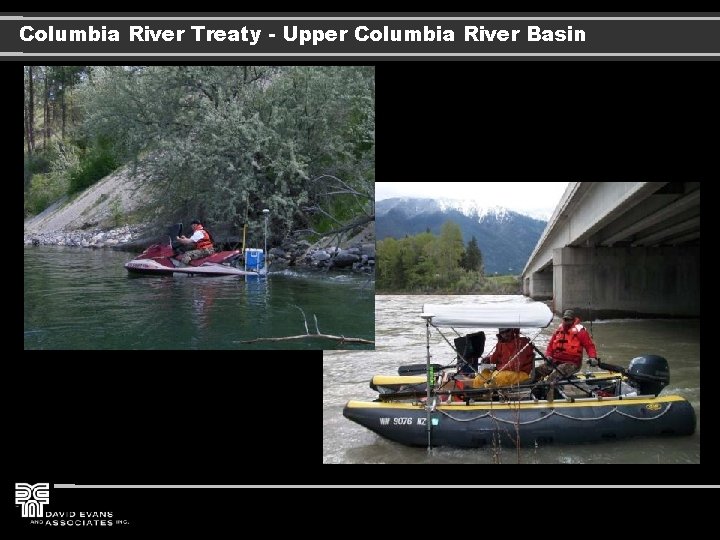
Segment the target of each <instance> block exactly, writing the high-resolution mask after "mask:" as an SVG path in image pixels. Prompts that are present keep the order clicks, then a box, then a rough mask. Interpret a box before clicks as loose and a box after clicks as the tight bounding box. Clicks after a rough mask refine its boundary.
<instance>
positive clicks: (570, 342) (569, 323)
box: [535, 309, 597, 382]
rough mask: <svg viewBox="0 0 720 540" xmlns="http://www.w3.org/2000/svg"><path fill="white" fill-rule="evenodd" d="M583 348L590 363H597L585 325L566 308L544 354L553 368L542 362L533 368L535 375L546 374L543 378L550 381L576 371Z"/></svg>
mask: <svg viewBox="0 0 720 540" xmlns="http://www.w3.org/2000/svg"><path fill="white" fill-rule="evenodd" d="M583 349H585V351H587V354H588V357H589V361H590V364H591V365H597V351H596V350H595V343H593V340H592V338H591V337H590V334H589V333H588V331H587V330H586V329H585V327H584V326H583V325H582V324H580V319H579V318H578V317H575V313H574V312H573V311H572V310H571V309H567V310H565V313H563V320H562V323H560V326H558V327H557V330H555V332H554V333H553V335H552V337H551V338H550V343H548V346H547V350H546V352H545V356H547V358H548V360H550V361H551V362H552V364H553V366H554V368H553V366H551V365H549V364H547V363H546V364H543V365H542V366H539V367H538V368H537V369H536V370H535V372H536V376H537V377H545V376H547V378H546V379H545V380H546V381H548V382H552V381H556V380H558V379H561V378H565V377H569V376H570V375H572V374H574V373H577V372H578V371H580V367H581V366H582V357H583Z"/></svg>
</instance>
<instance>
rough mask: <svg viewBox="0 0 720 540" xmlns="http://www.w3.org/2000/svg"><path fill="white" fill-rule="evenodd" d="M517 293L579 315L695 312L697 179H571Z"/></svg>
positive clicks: (693, 314) (697, 297) (697, 293)
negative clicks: (580, 180)
mask: <svg viewBox="0 0 720 540" xmlns="http://www.w3.org/2000/svg"><path fill="white" fill-rule="evenodd" d="M522 279H523V292H524V294H525V295H526V296H530V297H531V298H535V299H545V300H547V299H552V300H553V306H552V307H553V311H554V312H555V313H558V314H559V313H562V312H563V311H564V310H565V309H574V310H576V312H577V314H578V315H580V317H582V318H583V319H596V318H611V317H699V316H700V182H574V183H570V184H569V185H568V187H567V189H566V190H565V193H564V194H563V196H562V198H561V200H560V203H559V204H558V206H557V208H556V209H555V212H554V213H553V215H552V217H551V218H550V221H548V224H547V227H546V228H545V231H544V232H543V234H542V236H541V237H540V241H539V242H538V244H537V246H536V247H535V250H534V251H533V253H532V255H530V259H529V260H528V262H527V265H526V266H525V269H524V270H523V273H522Z"/></svg>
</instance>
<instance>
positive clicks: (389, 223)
mask: <svg viewBox="0 0 720 540" xmlns="http://www.w3.org/2000/svg"><path fill="white" fill-rule="evenodd" d="M375 220H376V238H377V242H376V284H375V291H376V297H375V341H376V343H375V351H374V352H359V351H358V352H357V353H354V356H353V358H350V357H346V358H345V359H344V360H345V361H341V360H342V357H341V356H339V355H340V354H341V353H339V352H338V353H331V354H332V355H335V356H332V357H329V356H328V353H327V352H326V353H325V355H324V361H323V379H324V382H323V385H324V395H325V398H324V409H323V420H324V422H323V463H457V462H458V460H460V461H461V462H463V463H578V464H582V463H700V321H699V317H700V182H445V183H438V184H434V183H427V184H410V183H394V182H377V183H376V184H375Z"/></svg>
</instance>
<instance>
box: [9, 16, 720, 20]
mask: <svg viewBox="0 0 720 540" xmlns="http://www.w3.org/2000/svg"><path fill="white" fill-rule="evenodd" d="M0 20H23V21H98V20H102V21H717V20H720V17H22V16H2V17H0Z"/></svg>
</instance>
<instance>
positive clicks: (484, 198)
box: [375, 182, 568, 219]
mask: <svg viewBox="0 0 720 540" xmlns="http://www.w3.org/2000/svg"><path fill="white" fill-rule="evenodd" d="M567 184H568V183H567V182H376V183H375V200H377V201H381V200H383V199H391V198H393V197H416V198H427V199H473V200H476V201H479V202H480V203H481V204H482V206H484V207H487V206H504V207H505V208H508V209H509V210H515V211H516V212H520V213H523V214H527V215H530V216H533V217H537V218H542V219H549V218H550V216H551V215H552V213H553V210H555V206H556V205H557V203H558V202H559V201H560V197H562V194H563V193H564V192H565V188H566V187H567Z"/></svg>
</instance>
